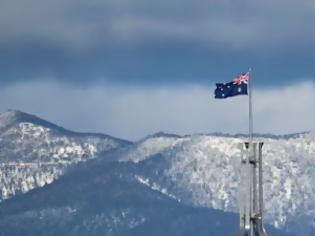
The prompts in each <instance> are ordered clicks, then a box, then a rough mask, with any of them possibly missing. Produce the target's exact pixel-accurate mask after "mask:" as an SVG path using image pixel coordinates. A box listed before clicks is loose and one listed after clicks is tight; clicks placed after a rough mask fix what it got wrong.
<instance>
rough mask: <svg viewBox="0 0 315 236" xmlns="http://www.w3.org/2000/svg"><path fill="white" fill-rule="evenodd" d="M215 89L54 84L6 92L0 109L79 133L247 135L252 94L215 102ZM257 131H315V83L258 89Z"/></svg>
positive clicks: (19, 86) (23, 85)
mask: <svg viewBox="0 0 315 236" xmlns="http://www.w3.org/2000/svg"><path fill="white" fill-rule="evenodd" d="M212 89H213V88H208V87H202V86H197V85H189V86H188V85H186V86H181V87H131V86H115V85H111V84H102V86H100V85H98V86H90V87H85V88H83V87H77V86H74V87H73V86H65V85H64V84H62V83H59V82H57V81H52V80H46V81H44V80H40V81H33V82H31V83H30V82H28V83H17V84H14V85H10V86H7V87H2V88H1V89H0V99H1V101H2V102H1V105H0V110H2V111H5V110H6V109H8V108H12V109H20V110H23V111H25V112H29V113H33V114H36V115H38V116H41V117H42V118H45V119H48V120H50V121H52V122H55V123H57V124H60V125H62V126H64V127H66V128H70V129H73V130H77V131H93V132H104V133H108V134H110V135H114V136H118V137H121V138H126V139H132V140H136V139H139V138H142V137H144V136H146V135H148V134H151V133H154V132H158V131H164V132H171V133H177V134H191V133H209V132H216V131H218V132H227V133H238V132H241V133H246V132H247V121H248V118H247V116H248V115H247V106H248V100H247V97H246V96H239V97H235V98H231V99H226V100H215V99H213V96H212V93H213V91H212ZM253 102H254V117H255V131H256V132H261V133H276V134H283V133H292V132H299V131H306V130H315V124H314V117H315V109H314V107H315V85H314V83H313V82H310V81H305V82H301V83H298V84H293V85H291V86H286V87H282V88H275V89H258V90H257V89H256V90H254V101H253Z"/></svg>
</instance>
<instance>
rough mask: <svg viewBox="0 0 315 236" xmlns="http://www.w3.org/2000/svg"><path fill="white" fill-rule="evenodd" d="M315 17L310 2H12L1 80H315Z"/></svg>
mask: <svg viewBox="0 0 315 236" xmlns="http://www.w3.org/2000/svg"><path fill="white" fill-rule="evenodd" d="M314 20H315V3H314V2H312V1H308V0H302V1H298V2H297V1H293V0H279V1H271V0H266V1H263V2H262V1H245V0H242V1H232V0H210V1H209V0H208V1H204V0H196V1H179V0H172V1H166V0H161V1H146V0H134V1H130V0H107V1H101V0H90V1H83V0H69V1H64V0H55V1H42V0H26V1H18V0H3V1H1V7H0V34H1V37H0V69H1V71H2V75H1V77H2V82H6V83H8V82H10V81H12V80H17V79H20V80H26V79H34V78H42V77H52V78H54V79H60V80H64V81H65V80H67V81H70V82H72V83H73V82H79V83H83V82H89V81H96V80H112V81H118V82H124V83H125V82H128V83H152V82H158V83H160V82H165V83H167V82H169V81H173V82H176V81H186V82H187V81H188V82H192V81H195V80H197V81H199V82H200V83H204V82H206V81H209V80H213V81H214V80H216V79H218V78H219V79H221V78H226V77H228V76H231V74H233V73H236V72H238V71H239V70H245V69H247V67H248V66H252V67H254V68H255V69H256V71H257V76H258V77H261V78H264V79H261V82H260V83H262V84H263V83H265V84H269V83H271V82H274V81H278V82H277V83H285V82H286V80H289V81H292V80H294V79H296V78H300V77H314V74H315V72H314V69H313V62H314V59H315V58H314V55H315V45H314V40H315V31H314V30H313V22H314Z"/></svg>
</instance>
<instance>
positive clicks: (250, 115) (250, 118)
mask: <svg viewBox="0 0 315 236" xmlns="http://www.w3.org/2000/svg"><path fill="white" fill-rule="evenodd" d="M251 72H252V69H251V68H249V70H248V76H249V80H248V138H249V142H250V143H252V142H253V104H252V78H251Z"/></svg>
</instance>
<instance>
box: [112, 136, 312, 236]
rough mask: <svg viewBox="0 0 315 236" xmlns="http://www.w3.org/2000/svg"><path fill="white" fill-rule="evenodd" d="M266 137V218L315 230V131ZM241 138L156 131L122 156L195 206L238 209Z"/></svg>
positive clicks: (292, 228) (290, 228)
mask: <svg viewBox="0 0 315 236" xmlns="http://www.w3.org/2000/svg"><path fill="white" fill-rule="evenodd" d="M257 139H260V140H263V141H264V142H265V145H264V147H263V155H264V157H263V158H264V161H263V165H264V188H265V195H264V198H265V208H266V221H267V222H268V223H270V224H272V225H274V226H276V227H277V228H279V229H284V230H286V231H287V232H292V233H294V234H295V235H299V234H300V233H301V232H302V233H303V235H307V236H308V235H312V232H314V230H315V222H314V219H315V200H314V196H315V185H314V179H315V136H314V134H311V133H303V134H300V135H298V134H295V135H288V136H283V137H275V136H272V138H268V137H266V136H265V137H257ZM241 142H243V140H242V139H241V138H233V137H225V136H218V135H195V136H184V137H176V136H172V135H163V134H158V135H153V136H149V137H148V138H146V139H143V140H141V141H140V142H138V143H136V144H135V145H133V146H130V147H129V148H127V149H125V150H123V151H122V152H121V153H120V154H119V155H118V156H117V157H116V159H118V160H120V161H122V162H126V161H132V162H134V163H139V166H142V167H141V168H140V169H141V170H140V172H139V178H140V179H141V181H143V182H144V183H146V184H147V185H148V186H151V187H152V188H154V189H158V190H159V191H160V192H162V193H164V194H167V195H168V196H172V197H173V198H175V199H179V200H181V201H182V202H184V203H185V204H189V205H192V206H201V207H209V208H213V209H219V210H223V211H228V212H237V209H238V184H239V165H240V150H239V148H238V145H239V143H241Z"/></svg>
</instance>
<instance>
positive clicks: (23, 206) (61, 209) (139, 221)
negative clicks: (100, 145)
mask: <svg viewBox="0 0 315 236" xmlns="http://www.w3.org/2000/svg"><path fill="white" fill-rule="evenodd" d="M137 168H138V167H137V165H136V164H132V163H125V164H123V163H120V164H119V163H111V162H107V163H104V162H101V161H98V160H97V161H92V162H90V163H86V164H83V165H81V166H80V167H76V168H75V169H74V170H73V171H71V172H70V173H68V174H66V175H65V176H63V177H61V178H60V179H59V180H57V181H56V182H54V183H53V184H51V185H48V186H45V187H43V188H41V189H36V190H33V191H31V192H29V193H27V194H24V195H21V196H17V197H15V198H12V199H10V200H7V201H4V202H3V203H2V204H1V206H0V235H5V236H20V235H21V236H22V235H23V236H43V235H45V236H55V235H64V236H85V235H89V236H100V235H108V236H111V235H112V236H133V235H134V236H147V235H152V236H162V235H163V236H186V235H187V236H190V235H191V236H208V235H211V236H222V235H231V234H234V233H235V232H236V229H237V225H238V217H237V215H235V214H231V213H225V212H222V211H218V210H211V209H205V208H198V207H192V206H186V205H184V204H181V203H179V202H178V201H176V200H174V199H172V198H169V197H167V196H165V195H164V194H161V193H160V192H158V191H154V190H152V189H150V188H149V187H147V186H146V185H145V184H143V183H141V182H140V181H139V179H138V178H137V174H136V172H137ZM268 229H269V232H270V233H272V235H273V236H280V235H282V236H284V235H285V234H283V233H281V232H280V231H277V230H275V229H272V228H270V227H269V228H268Z"/></svg>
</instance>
